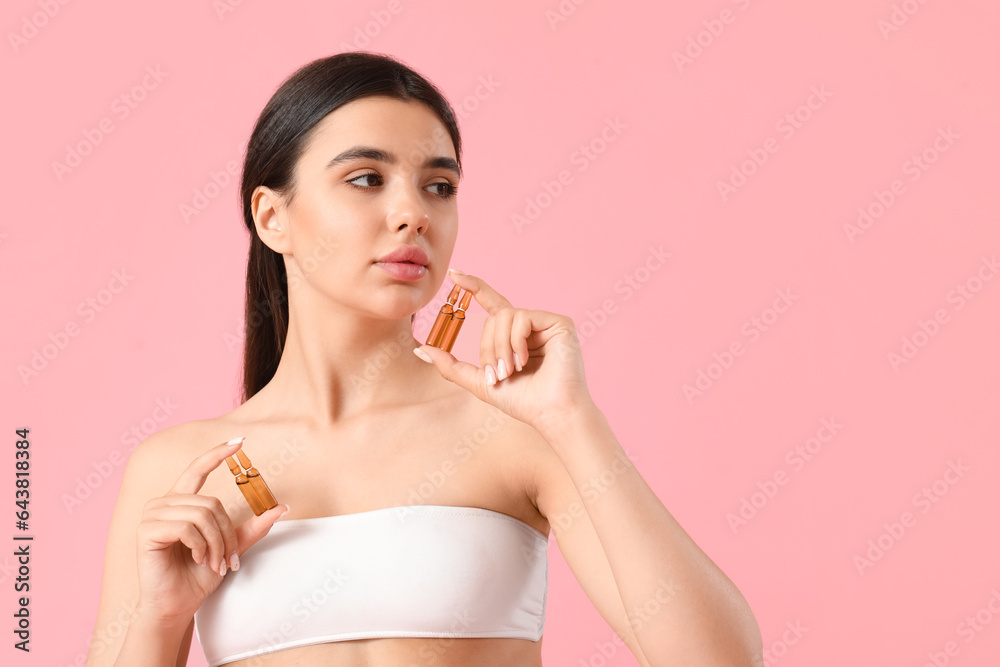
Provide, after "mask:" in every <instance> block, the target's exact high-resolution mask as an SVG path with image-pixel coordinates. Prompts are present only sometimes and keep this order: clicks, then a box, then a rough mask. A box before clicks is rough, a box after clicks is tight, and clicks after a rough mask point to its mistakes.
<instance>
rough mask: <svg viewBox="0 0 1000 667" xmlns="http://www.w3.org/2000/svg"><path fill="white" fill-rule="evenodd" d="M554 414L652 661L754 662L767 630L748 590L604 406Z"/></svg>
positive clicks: (556, 441)
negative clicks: (658, 488) (669, 502)
mask: <svg viewBox="0 0 1000 667" xmlns="http://www.w3.org/2000/svg"><path fill="white" fill-rule="evenodd" d="M550 424H551V426H553V427H550V428H549V429H547V431H546V432H542V435H543V436H544V437H545V439H546V441H548V442H549V444H550V445H551V446H552V448H553V449H554V450H555V451H556V452H557V454H558V455H559V457H560V459H561V460H562V462H563V465H564V466H565V467H566V470H567V472H568V473H569V475H570V477H571V478H572V479H573V482H574V483H575V484H576V487H577V490H578V491H579V492H580V497H581V498H582V500H583V504H584V509H585V510H586V512H587V515H588V517H589V518H590V521H591V523H592V524H593V526H594V530H595V531H596V532H597V535H598V537H599V538H600V541H601V544H602V546H603V547H604V552H605V555H606V556H607V558H608V562H609V564H610V566H611V570H612V572H613V574H614V578H615V582H616V583H617V585H618V590H619V593H620V595H621V598H622V602H623V603H624V605H625V610H626V613H627V615H628V621H629V623H630V625H631V626H632V628H633V630H634V631H635V635H636V638H637V640H638V642H639V645H640V647H641V648H642V652H643V653H644V654H645V656H646V658H647V659H648V660H649V661H650V663H651V664H652V665H666V664H698V665H750V664H753V656H754V655H756V654H758V653H760V649H761V639H760V630H759V628H758V626H757V622H756V619H755V618H754V616H753V612H752V611H751V609H750V607H749V605H748V604H747V602H746V600H745V599H744V598H743V596H742V594H741V593H740V592H739V590H738V589H737V588H736V586H735V585H734V584H733V583H732V581H730V580H729V578H728V577H726V575H725V574H724V573H723V572H722V570H720V569H719V568H718V567H717V566H716V565H715V563H713V562H712V561H711V559H709V557H708V556H707V555H706V554H705V553H704V552H703V551H702V550H701V549H700V548H699V547H698V545H697V544H695V542H694V541H693V540H692V539H691V538H690V537H689V536H688V534H687V533H686V532H685V531H684V529H683V528H682V527H681V526H680V524H679V523H677V521H676V520H675V519H674V518H673V516H671V514H670V512H668V511H667V509H666V507H664V505H663V503H662V502H661V501H660V499H659V498H657V496H656V494H655V493H654V492H653V490H652V489H651V488H650V487H649V485H648V484H646V481H645V480H644V479H643V478H642V476H641V475H639V473H638V471H637V470H636V469H635V467H634V466H632V464H631V461H629V459H628V456H627V454H626V453H625V451H624V450H623V449H622V447H621V445H620V444H619V443H618V440H617V439H616V438H615V435H614V433H613V432H612V431H611V428H610V426H609V425H608V422H607V420H606V419H605V417H604V415H603V414H602V413H601V411H600V410H598V409H597V407H596V406H594V405H593V404H588V405H587V406H585V407H581V408H580V409H579V410H576V411H575V412H574V414H573V415H572V416H567V418H566V419H564V420H562V421H561V422H550ZM556 426H557V427H556Z"/></svg>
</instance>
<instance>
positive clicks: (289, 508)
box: [275, 505, 292, 521]
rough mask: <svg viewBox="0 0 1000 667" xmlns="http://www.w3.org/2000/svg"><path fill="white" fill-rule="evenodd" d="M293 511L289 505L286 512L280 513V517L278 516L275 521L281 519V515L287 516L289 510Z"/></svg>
mask: <svg viewBox="0 0 1000 667" xmlns="http://www.w3.org/2000/svg"><path fill="white" fill-rule="evenodd" d="M285 507H288V506H287V505H285ZM291 511H292V508H291V507H288V509H286V510H285V511H284V512H282V513H281V514H279V515H278V518H277V519H275V521H279V520H281V517H283V516H285V515H286V514H288V513H289V512H291Z"/></svg>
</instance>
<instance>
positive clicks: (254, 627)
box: [194, 505, 548, 667]
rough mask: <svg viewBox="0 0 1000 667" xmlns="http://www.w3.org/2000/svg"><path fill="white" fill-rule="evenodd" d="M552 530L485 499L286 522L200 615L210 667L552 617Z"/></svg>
mask: <svg viewBox="0 0 1000 667" xmlns="http://www.w3.org/2000/svg"><path fill="white" fill-rule="evenodd" d="M547 547H548V536H546V535H542V533H540V532H539V531H538V530H536V529H535V528H533V527H531V526H529V525H528V524H526V523H524V522H523V521H521V520H519V519H515V518H514V517H512V516H508V515H506V514H502V513H500V512H495V511H493V510H487V509H482V508H479V507H455V506H451V505H406V506H402V507H387V508H382V509H377V510H371V511H368V512H358V513H356V514H342V515H338V516H326V517H317V518H312V519H291V520H287V521H278V522H277V523H275V524H274V525H273V526H271V530H270V532H268V534H267V535H265V536H264V537H263V538H261V539H260V540H259V541H258V542H257V543H256V544H254V545H253V546H251V547H250V548H249V549H247V551H246V553H245V554H244V555H243V556H242V557H241V558H240V569H239V570H237V571H235V572H232V571H230V572H228V573H226V576H225V578H224V579H223V580H222V583H221V584H219V587H218V588H217V589H216V590H215V592H213V593H212V595H210V596H209V597H208V598H206V599H205V600H204V602H202V605H201V607H200V608H199V609H198V611H197V612H196V613H195V616H194V620H195V632H196V634H197V637H198V641H199V642H201V646H202V649H203V650H204V652H205V657H206V658H207V659H208V664H209V667H217V666H218V665H222V664H225V663H228V662H233V661H236V660H241V659H244V658H249V657H252V656H257V655H262V654H265V653H271V652H274V651H282V650H285V649H289V648H294V647H297V646H308V645H310V644H323V643H327V642H338V641H346V640H351V639H370V638H375V637H510V638H517V639H529V640H531V641H538V640H539V639H541V636H542V630H543V628H544V626H545V597H546V593H547V590H548V559H547V557H546V556H547V553H546V549H547Z"/></svg>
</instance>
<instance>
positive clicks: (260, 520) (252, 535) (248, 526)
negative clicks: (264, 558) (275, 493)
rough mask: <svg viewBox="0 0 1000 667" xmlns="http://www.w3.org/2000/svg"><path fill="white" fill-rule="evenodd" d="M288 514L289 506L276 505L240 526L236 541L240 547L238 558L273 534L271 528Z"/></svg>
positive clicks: (237, 530)
mask: <svg viewBox="0 0 1000 667" xmlns="http://www.w3.org/2000/svg"><path fill="white" fill-rule="evenodd" d="M287 512H288V505H285V504H280V505H275V506H274V507H272V508H271V509H269V510H267V511H266V512H264V513H263V514H261V515H260V516H252V517H250V518H249V519H247V520H246V521H244V522H243V524H242V525H240V526H238V527H237V528H236V541H237V542H238V545H239V546H238V547H237V548H238V551H237V556H242V555H243V554H244V553H245V552H246V550H247V549H249V548H250V547H252V546H253V545H254V544H256V543H257V542H258V541H259V540H260V539H261V538H262V537H264V536H265V535H267V534H268V533H269V532H271V526H273V525H274V524H275V523H277V521H278V519H280V518H281V517H282V516H284V515H285V514H286V513H287Z"/></svg>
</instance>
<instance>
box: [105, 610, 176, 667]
mask: <svg viewBox="0 0 1000 667" xmlns="http://www.w3.org/2000/svg"><path fill="white" fill-rule="evenodd" d="M149 612H150V613H144V612H143V611H142V610H140V609H138V608H137V609H136V610H135V611H134V612H133V613H132V618H131V619H130V620H129V625H128V632H126V633H125V639H124V642H123V643H122V648H121V652H120V653H119V654H118V658H117V659H116V660H115V662H114V667H183V665H185V664H187V654H188V649H190V642H191V636H190V634H189V633H188V629H189V627H190V624H191V621H189V622H187V623H174V624H169V623H164V622H163V621H162V620H161V619H158V618H157V617H156V614H155V613H153V612H152V610H149ZM185 636H186V637H187V642H188V646H187V647H186V648H185V647H184V646H183V643H184V638H185ZM182 649H183V650H182Z"/></svg>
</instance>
